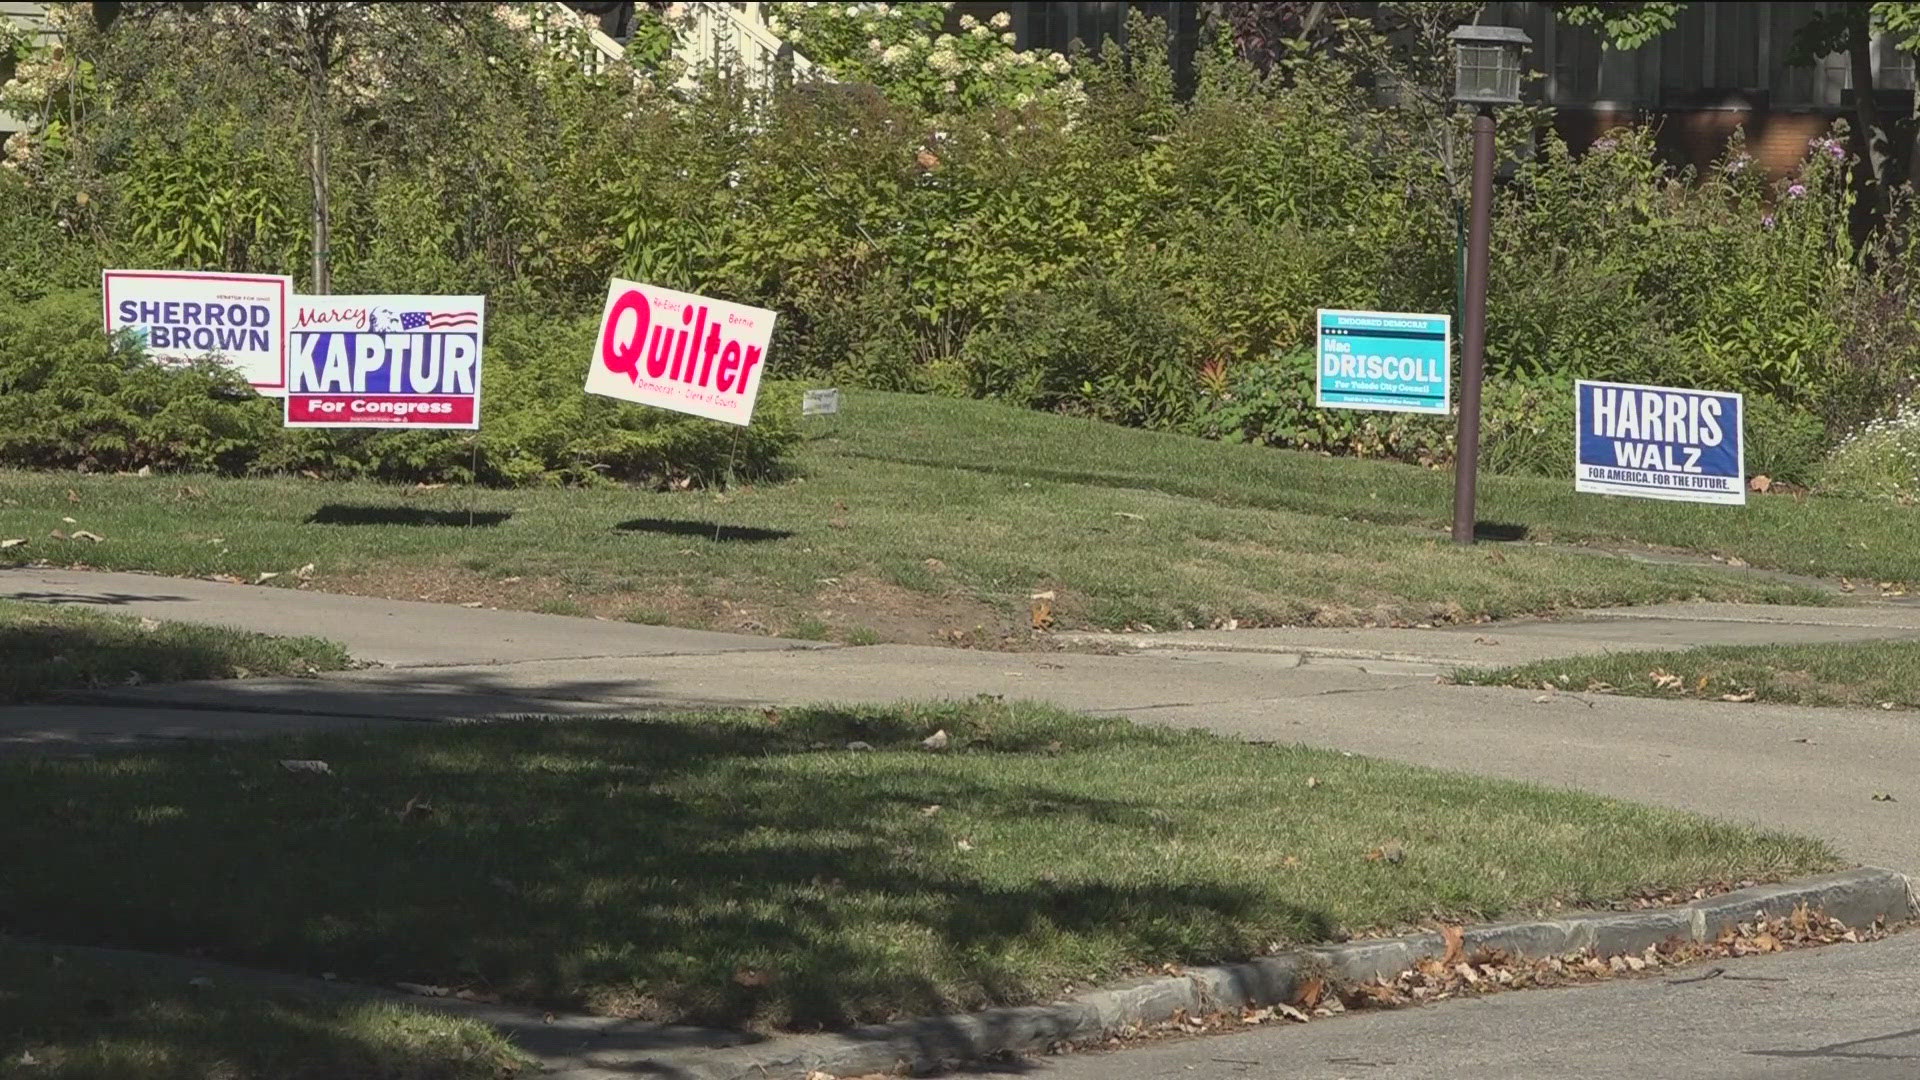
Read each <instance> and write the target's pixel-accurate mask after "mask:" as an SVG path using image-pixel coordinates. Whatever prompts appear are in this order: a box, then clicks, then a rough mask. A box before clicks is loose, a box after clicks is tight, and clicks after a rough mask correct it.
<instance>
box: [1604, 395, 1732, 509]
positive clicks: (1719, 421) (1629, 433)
mask: <svg viewBox="0 0 1920 1080" xmlns="http://www.w3.org/2000/svg"><path fill="white" fill-rule="evenodd" d="M1574 396H1575V401H1574V412H1575V425H1576V426H1575V429H1574V430H1575V433H1576V440H1575V443H1576V445H1575V450H1574V456H1575V461H1574V482H1573V486H1574V490H1576V491H1586V492H1593V493H1595V494H1600V495H1634V496H1638V497H1640V498H1643V499H1677V500H1682V501H1685V502H1707V503H1726V504H1728V505H1732V506H1739V505H1743V504H1745V503H1746V501H1747V485H1746V466H1747V462H1746V448H1745V440H1744V439H1743V438H1742V431H1741V425H1742V423H1743V422H1744V420H1745V418H1746V409H1745V402H1744V401H1743V400H1742V398H1741V396H1740V395H1739V394H1728V393H1719V392H1716V391H1712V390H1680V389H1676V388H1673V387H1667V386H1628V385H1623V384H1620V383H1605V382H1588V381H1586V380H1584V379H1582V380H1580V381H1578V382H1576V383H1574Z"/></svg>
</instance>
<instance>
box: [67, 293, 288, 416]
mask: <svg viewBox="0 0 1920 1080" xmlns="http://www.w3.org/2000/svg"><path fill="white" fill-rule="evenodd" d="M100 297H101V304H102V306H103V308H104V309H105V316H106V328H107V333H108V334H109V335H111V334H113V333H115V332H117V331H120V330H132V331H133V332H134V333H136V334H139V335H141V336H142V337H143V338H144V339H145V340H146V341H147V352H148V353H149V354H150V355H152V356H153V357H155V358H157V359H160V360H174V361H183V360H192V359H194V358H196V357H200V356H206V355H208V354H213V355H217V356H219V357H221V358H222V359H224V360H225V361H226V362H227V364H229V365H231V366H232V367H233V369H234V370H236V371H238V372H239V373H240V375H241V377H243V378H245V379H246V380H247V382H248V383H249V384H251V385H252V386H253V388H254V389H255V390H258V391H259V392H260V393H262V394H265V395H267V396H268V397H280V396H282V395H284V394H285V393H286V392H287V311H288V308H289V306H290V305H291V303H292V298H293V279H292V278H290V277H283V276H280V275H277V274H218V273H202V272H199V271H192V270H103V271H101V272H100ZM129 305H131V306H129ZM262 316H264V318H263V317H262ZM236 320H237V322H238V325H234V324H235V322H236Z"/></svg>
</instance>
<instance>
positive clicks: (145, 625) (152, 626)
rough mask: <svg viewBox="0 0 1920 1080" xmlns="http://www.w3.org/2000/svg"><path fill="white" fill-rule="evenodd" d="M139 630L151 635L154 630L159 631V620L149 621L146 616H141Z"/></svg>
mask: <svg viewBox="0 0 1920 1080" xmlns="http://www.w3.org/2000/svg"><path fill="white" fill-rule="evenodd" d="M140 629H142V630H145V631H146V632H147V633H149V634H151V633H153V632H154V631H155V630H158V629H160V620H159V619H149V618H147V617H146V616H144V615H142V616H141V617H140Z"/></svg>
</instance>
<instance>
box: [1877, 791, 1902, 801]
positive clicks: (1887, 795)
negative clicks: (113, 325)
mask: <svg viewBox="0 0 1920 1080" xmlns="http://www.w3.org/2000/svg"><path fill="white" fill-rule="evenodd" d="M1873 801H1874V802H1899V801H1900V800H1898V799H1896V798H1894V797H1893V795H1892V793H1891V792H1886V791H1876V792H1874V793H1873Z"/></svg>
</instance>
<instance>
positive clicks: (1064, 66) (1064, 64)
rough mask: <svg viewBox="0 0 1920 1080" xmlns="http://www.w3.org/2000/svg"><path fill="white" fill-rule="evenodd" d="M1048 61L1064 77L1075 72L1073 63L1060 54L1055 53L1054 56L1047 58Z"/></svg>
mask: <svg viewBox="0 0 1920 1080" xmlns="http://www.w3.org/2000/svg"><path fill="white" fill-rule="evenodd" d="M1047 61H1048V62H1049V63H1051V64H1052V65H1053V70H1055V71H1057V72H1059V73H1060V74H1062V75H1065V74H1066V73H1067V72H1069V71H1072V70H1073V63H1072V62H1071V61H1069V60H1068V59H1067V58H1066V57H1064V56H1061V55H1060V54H1059V53H1054V54H1053V55H1052V56H1049V57H1047Z"/></svg>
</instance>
